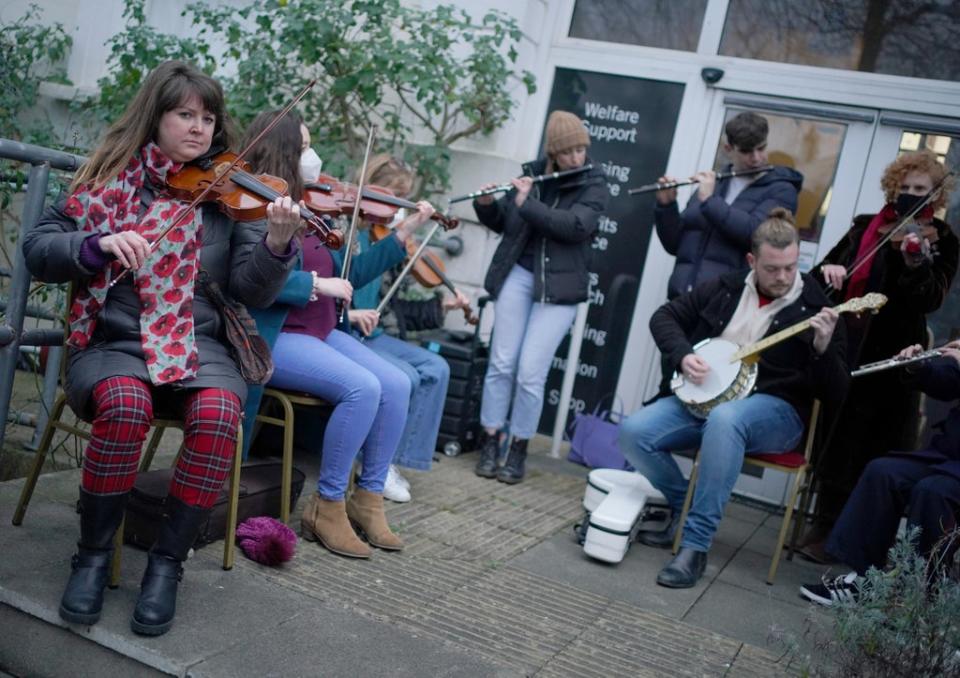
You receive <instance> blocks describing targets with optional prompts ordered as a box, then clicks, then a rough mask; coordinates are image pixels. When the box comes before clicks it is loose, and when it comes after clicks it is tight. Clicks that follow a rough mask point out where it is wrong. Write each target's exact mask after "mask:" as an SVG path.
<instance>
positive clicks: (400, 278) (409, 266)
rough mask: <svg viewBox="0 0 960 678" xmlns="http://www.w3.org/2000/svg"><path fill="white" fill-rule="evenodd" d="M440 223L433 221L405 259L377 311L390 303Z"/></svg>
mask: <svg viewBox="0 0 960 678" xmlns="http://www.w3.org/2000/svg"><path fill="white" fill-rule="evenodd" d="M441 225H442V224H441V223H440V222H439V221H435V222H433V226H431V227H430V232H429V233H427V235H426V237H425V238H424V239H423V241H422V242H421V243H420V246H419V247H418V248H417V251H416V252H414V253H413V256H412V257H410V259H409V261H407V263H406V264H405V265H404V267H403V269H402V270H401V271H400V273H398V274H397V278H396V280H394V281H393V285H391V286H390V289H389V290H387V293H386V294H385V295H383V298H382V299H381V300H380V303H379V304H378V305H377V313H383V309H385V308H386V307H387V304H389V303H390V299H392V298H393V295H394V294H396V293H397V289H398V288H399V287H400V283H402V282H403V279H404V278H405V277H406V276H407V274H408V273H410V271H411V270H413V265H414V264H416V263H417V259H419V258H420V256H421V255H422V254H423V253H424V251H426V249H427V246H428V245H429V244H430V239H431V238H432V237H433V236H434V234H435V233H436V232H437V229H439V228H440V226H441Z"/></svg>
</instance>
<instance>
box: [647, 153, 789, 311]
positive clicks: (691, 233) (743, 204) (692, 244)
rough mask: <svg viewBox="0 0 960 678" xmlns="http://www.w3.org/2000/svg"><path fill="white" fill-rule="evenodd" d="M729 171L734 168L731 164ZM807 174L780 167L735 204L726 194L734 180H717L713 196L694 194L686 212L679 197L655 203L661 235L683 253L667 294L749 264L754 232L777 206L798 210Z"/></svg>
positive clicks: (672, 248) (673, 250) (673, 294)
mask: <svg viewBox="0 0 960 678" xmlns="http://www.w3.org/2000/svg"><path fill="white" fill-rule="evenodd" d="M727 170H729V167H728V168H727ZM802 184H803V175H802V174H800V173H799V172H797V171H795V170H792V169H790V168H789V167H774V168H773V170H772V171H770V172H767V173H766V174H764V175H763V176H761V177H760V178H759V179H757V180H756V181H754V182H753V183H751V184H750V185H749V186H747V187H746V188H745V189H743V191H742V192H741V193H740V195H738V196H737V198H736V200H734V201H733V204H732V205H728V204H727V203H726V201H725V200H724V199H723V196H725V195H726V194H727V189H728V188H729V186H730V180H729V179H723V180H721V181H720V182H718V183H717V188H716V190H715V191H714V192H713V195H712V196H710V197H709V198H707V199H706V200H705V201H704V202H700V199H699V198H698V197H697V194H696V193H694V194H693V196H692V197H691V198H690V201H689V202H688V203H687V207H686V209H684V210H683V213H682V214H681V213H680V211H679V208H678V206H677V203H676V201H674V202H672V203H670V204H669V205H660V204H657V206H656V207H655V208H654V212H653V216H654V223H655V224H656V227H657V236H658V237H659V238H660V242H661V243H663V247H664V249H665V250H667V252H669V253H670V254H672V255H673V256H675V257H676V258H677V260H676V263H675V264H674V267H673V273H672V274H671V275H670V282H669V283H668V286H667V298H668V299H673V298H674V297H676V296H677V295H679V294H682V293H684V292H689V291H691V290H692V289H693V288H695V287H696V286H697V285H699V284H700V283H703V282H707V281H708V280H713V279H714V278H716V277H718V276H720V275H723V274H724V273H727V272H728V271H739V270H743V269H746V267H747V263H746V260H745V256H746V254H747V252H749V251H750V237H751V236H752V235H753V232H754V230H756V228H757V226H759V225H760V224H761V223H763V221H764V220H766V218H767V217H768V216H769V214H770V210H772V209H773V208H775V207H785V208H787V209H788V210H790V211H791V212H796V210H797V192H798V191H799V190H800V186H801V185H802Z"/></svg>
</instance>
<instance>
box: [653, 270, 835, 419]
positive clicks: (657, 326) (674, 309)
mask: <svg viewBox="0 0 960 678" xmlns="http://www.w3.org/2000/svg"><path fill="white" fill-rule="evenodd" d="M746 277H747V276H746V274H745V273H743V272H742V271H734V272H732V273H728V274H726V275H723V276H721V277H720V278H717V279H715V280H712V281H710V282H706V283H703V284H702V285H699V286H698V287H697V288H696V289H694V290H693V291H692V292H689V293H687V294H683V295H681V296H679V297H677V298H676V299H674V300H673V301H668V302H667V303H666V304H664V305H663V306H661V307H660V308H658V309H657V310H656V311H655V312H654V314H653V316H651V318H650V331H651V332H652V333H653V338H654V340H655V341H656V342H657V346H658V347H659V349H660V352H661V353H663V355H664V358H665V360H664V368H665V370H666V371H665V373H664V375H663V377H664V379H663V382H662V383H661V386H660V395H669V393H670V377H671V374H672V373H673V371H675V370H677V369H679V367H680V361H681V360H682V359H683V357H684V356H685V355H687V354H688V353H693V345H694V344H696V343H699V342H700V341H702V340H704V339H712V338H714V337H718V336H720V334H721V333H722V332H723V330H724V328H725V327H726V326H727V324H728V323H729V322H730V319H731V318H732V317H733V314H734V312H735V311H736V310H737V305H738V304H739V303H740V295H741V293H742V292H743V288H744V284H745V281H746ZM829 305H830V303H829V301H828V300H827V297H826V295H825V294H824V293H823V290H822V289H821V288H820V285H819V284H818V283H817V281H816V280H815V279H813V278H811V277H810V276H807V275H804V276H803V291H802V292H801V293H800V298H799V299H797V300H796V301H795V302H793V303H792V304H791V305H790V306H787V307H786V308H784V309H783V310H781V311H780V312H779V313H778V314H777V315H776V316H774V318H773V322H771V323H770V328H769V329H768V330H767V335H770V334H773V333H774V332H779V331H780V330H782V329H784V328H786V327H789V326H791V325H794V324H796V323H798V322H800V321H801V320H803V319H805V318H809V317H810V316H812V315H815V314H816V313H817V312H818V311H819V310H820V309H821V308H823V307H824V306H829ZM845 343H846V333H845V330H844V327H843V323H842V322H838V323H837V327H836V330H835V331H834V333H833V338H832V339H831V341H830V345H829V347H828V348H827V350H826V352H824V354H823V355H818V354H817V352H816V351H815V350H814V348H813V332H812V331H811V330H807V331H805V332H801V333H800V334H796V335H794V336H793V337H791V338H790V339H787V340H785V341H783V342H781V343H779V344H776V345H775V346H773V347H771V348H769V349H767V350H766V351H764V352H763V353H761V354H760V363H759V369H758V373H757V383H756V388H755V390H756V392H757V393H766V394H768V395H772V396H777V397H778V398H782V399H783V400H786V401H787V402H788V403H790V404H791V405H793V407H794V408H795V409H796V410H797V413H798V414H799V415H800V416H801V418H803V417H805V416H806V414H808V413H809V410H810V403H811V402H812V401H813V399H814V398H820V399H821V400H822V401H826V402H830V403H833V402H836V401H837V400H839V399H841V398H842V397H843V394H844V393H845V392H846V390H847V386H848V385H849V383H850V374H849V371H848V370H847V364H846V360H845V358H844V356H845V354H846V346H845Z"/></svg>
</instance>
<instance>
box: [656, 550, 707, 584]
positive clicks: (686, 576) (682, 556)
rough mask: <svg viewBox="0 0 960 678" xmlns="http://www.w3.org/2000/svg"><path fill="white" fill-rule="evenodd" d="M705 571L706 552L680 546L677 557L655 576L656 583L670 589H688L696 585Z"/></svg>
mask: <svg viewBox="0 0 960 678" xmlns="http://www.w3.org/2000/svg"><path fill="white" fill-rule="evenodd" d="M705 569H707V552H706V551H695V550H694V549H692V548H688V547H686V546H681V547H680V550H679V551H678V552H677V555H675V556H674V557H673V560H671V561H670V562H669V563H667V565H666V567H664V568H663V569H662V570H660V574H658V575H657V583H658V584H660V586H666V587H667V588H671V589H689V588H692V587H694V586H696V585H697V582H698V581H700V577H702V576H703V571H704V570H705Z"/></svg>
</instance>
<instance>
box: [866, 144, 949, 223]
mask: <svg viewBox="0 0 960 678" xmlns="http://www.w3.org/2000/svg"><path fill="white" fill-rule="evenodd" d="M911 172H920V173H922V174H926V175H928V176H929V177H930V180H931V181H932V182H933V185H934V186H936V185H937V184H938V183H940V180H941V179H943V177H944V176H945V175H946V173H947V168H946V167H944V166H943V164H942V163H941V162H940V161H939V160H937V156H936V154H935V153H934V152H933V151H930V150H928V149H923V150H921V151H911V152H909V153H904V154H903V155H901V156H900V157H898V158H897V159H896V160H894V161H893V162H892V163H890V164H889V165H887V168H886V169H885V170H883V178H882V179H880V188H882V189H883V197H884V199H885V200H886V201H887V202H888V203H889V202H895V201H896V199H897V193H899V192H900V184H901V183H903V180H904V178H905V177H906V176H907V175H908V174H910V173H911ZM953 184H954V182H953V177H951V178H949V179H947V181H946V182H944V185H943V190H942V191H940V195H938V196H937V197H936V198H934V199H933V202H931V203H930V204H931V206H932V207H933V209H934V210H939V209H941V208H942V207H943V206H944V205H946V204H947V197H948V196H949V194H950V191H951V190H952V189H953Z"/></svg>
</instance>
